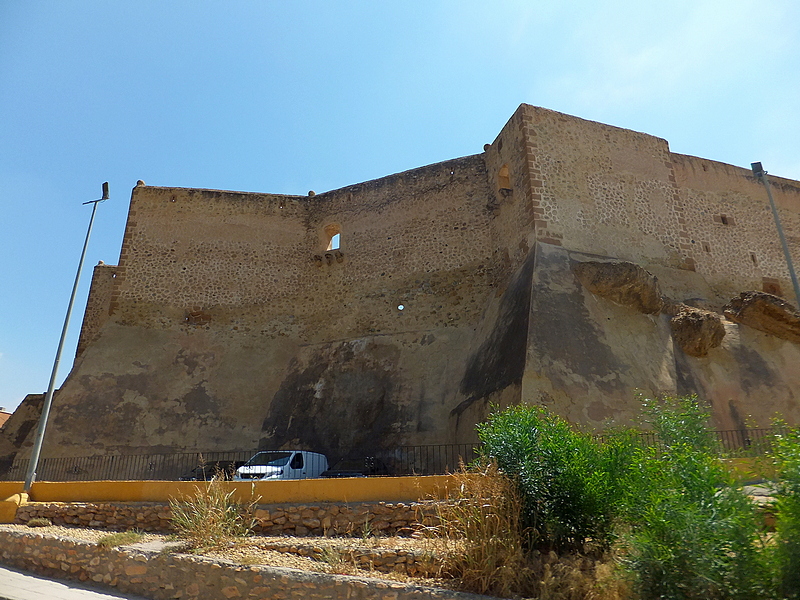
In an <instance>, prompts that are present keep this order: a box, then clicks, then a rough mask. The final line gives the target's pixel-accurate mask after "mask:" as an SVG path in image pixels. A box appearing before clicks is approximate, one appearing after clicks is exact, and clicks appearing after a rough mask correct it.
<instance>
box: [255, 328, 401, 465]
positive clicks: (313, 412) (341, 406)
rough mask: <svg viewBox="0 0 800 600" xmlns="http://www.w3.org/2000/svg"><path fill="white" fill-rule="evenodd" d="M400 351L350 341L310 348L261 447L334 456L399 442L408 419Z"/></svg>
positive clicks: (279, 397)
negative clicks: (398, 375) (401, 384)
mask: <svg viewBox="0 0 800 600" xmlns="http://www.w3.org/2000/svg"><path fill="white" fill-rule="evenodd" d="M399 354H400V351H399V349H397V348H396V347H394V346H390V345H386V344H376V343H374V342H364V341H356V342H353V341H348V342H337V343H332V344H325V345H323V346H321V347H316V348H314V349H308V352H307V353H306V356H303V357H301V358H298V359H295V360H293V361H292V363H291V365H290V367H289V374H288V376H287V377H286V378H285V379H284V380H283V383H282V384H281V386H280V388H279V389H278V391H277V393H276V394H275V396H274V397H273V399H272V403H271V405H270V408H269V413H268V414H267V417H266V418H265V419H264V423H263V426H262V432H263V433H262V438H261V440H260V442H259V448H260V449H281V448H287V449H288V448H289V447H290V446H291V447H292V448H298V449H306V450H313V451H317V452H323V453H325V454H327V455H328V458H329V459H332V460H335V459H336V458H338V457H343V456H346V455H353V456H365V455H369V454H371V453H373V452H374V451H375V450H376V449H379V448H383V447H391V446H392V445H393V444H394V445H396V443H397V439H396V436H395V435H393V434H394V433H396V432H397V428H398V426H399V425H401V424H402V423H404V422H405V421H407V419H406V418H405V416H404V414H403V411H402V409H401V407H400V406H399V404H398V396H399V393H398V392H399V390H398V383H397V380H396V377H395V374H394V369H395V367H396V364H397V361H398V358H399Z"/></svg>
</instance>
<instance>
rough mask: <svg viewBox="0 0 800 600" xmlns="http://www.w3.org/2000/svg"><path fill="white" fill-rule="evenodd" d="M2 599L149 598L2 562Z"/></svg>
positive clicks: (118, 599) (143, 599) (0, 587)
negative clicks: (59, 577)
mask: <svg viewBox="0 0 800 600" xmlns="http://www.w3.org/2000/svg"><path fill="white" fill-rule="evenodd" d="M0 600H147V599H146V598H142V597H141V596H128V595H126V594H119V593H117V592H104V591H99V590H97V589H93V588H90V587H87V586H85V585H83V584H80V583H76V582H74V581H58V580H56V579H48V578H47V577H40V576H38V575H32V574H30V573H27V572H25V571H19V570H17V569H12V568H9V567H6V566H4V565H0Z"/></svg>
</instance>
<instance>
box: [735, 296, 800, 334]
mask: <svg viewBox="0 0 800 600" xmlns="http://www.w3.org/2000/svg"><path fill="white" fill-rule="evenodd" d="M722 310H723V313H724V314H725V316H726V317H727V318H728V319H730V320H731V321H733V322H734V323H740V324H741V325H747V326H748V327H752V328H753V329H758V330H759V331H763V332H764V333H769V334H770V335H774V336H775V337H779V338H781V339H784V340H788V341H790V342H794V343H795V344H800V312H798V311H797V309H795V307H794V306H792V305H791V304H789V303H788V302H787V301H786V300H784V299H783V298H779V297H778V296H773V295H772V294H767V293H766V292H742V293H741V294H739V296H738V297H737V298H734V299H733V300H731V301H730V302H728V304H726V305H725V306H724V307H723V309H722Z"/></svg>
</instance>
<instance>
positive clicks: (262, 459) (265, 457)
mask: <svg viewBox="0 0 800 600" xmlns="http://www.w3.org/2000/svg"><path fill="white" fill-rule="evenodd" d="M327 469H328V459H327V458H326V457H325V455H324V454H319V453H318V452H308V451H306V450H269V451H265V452H259V453H258V454H256V455H254V456H253V457H252V458H251V459H250V460H248V461H247V462H246V463H244V464H243V465H242V466H241V467H239V468H238V469H236V473H235V474H234V475H233V480H234V481H255V480H264V479H310V478H312V477H319V474H320V473H322V472H323V471H326V470H327Z"/></svg>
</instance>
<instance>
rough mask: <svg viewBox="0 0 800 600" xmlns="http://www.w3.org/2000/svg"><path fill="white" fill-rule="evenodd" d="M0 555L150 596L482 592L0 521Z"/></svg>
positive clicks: (459, 598) (388, 598)
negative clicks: (106, 544)
mask: <svg viewBox="0 0 800 600" xmlns="http://www.w3.org/2000/svg"><path fill="white" fill-rule="evenodd" d="M0 560H2V562H4V563H5V564H8V565H11V566H14V567H18V568H22V569H26V570H30V571H34V572H36V573H40V574H43V575H47V576H50V577H57V578H62V579H77V580H80V581H91V582H94V583H96V584H98V585H102V586H105V587H112V588H115V589H117V590H119V591H120V592H123V593H129V594H139V595H142V596H146V597H148V598H153V599H154V600H173V599H174V600H217V599H219V598H229V599H231V598H249V599H253V600H267V599H269V600H272V599H275V600H277V599H282V600H292V599H294V598H298V599H312V600H313V599H316V598H320V599H322V598H326V599H327V598H348V599H351V600H362V599H363V600H368V599H369V600H373V599H374V600H422V599H423V598H434V599H441V600H450V599H453V600H479V599H486V598H488V597H487V596H479V595H475V594H464V593H459V592H453V591H450V590H442V589H437V588H425V587H421V586H414V585H407V584H401V583H396V582H388V581H380V580H375V579H367V578H360V577H351V576H346V575H328V574H323V573H312V572H307V571H299V570H296V569H286V568H279V567H265V566H242V565H236V564H234V563H230V562H227V561H221V560H214V559H209V558H206V557H200V556H193V555H186V554H165V553H161V552H155V551H147V550H136V549H132V548H127V549H126V548H124V547H123V548H117V549H109V548H103V547H100V546H97V545H96V544H93V543H90V542H84V541H80V540H75V539H70V538H57V537H46V536H42V535H38V534H35V533H28V532H21V531H13V530H10V529H4V528H3V527H2V526H0Z"/></svg>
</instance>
